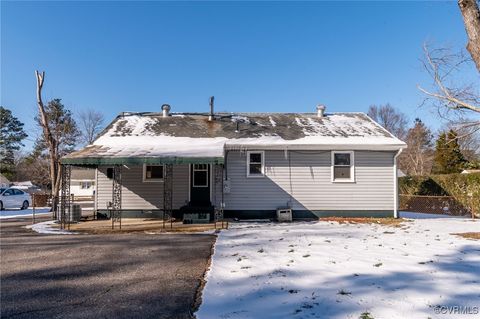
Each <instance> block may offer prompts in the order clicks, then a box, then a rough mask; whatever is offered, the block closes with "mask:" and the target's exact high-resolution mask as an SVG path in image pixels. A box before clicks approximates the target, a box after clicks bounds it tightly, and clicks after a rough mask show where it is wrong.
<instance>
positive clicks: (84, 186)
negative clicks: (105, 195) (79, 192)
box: [80, 182, 92, 189]
mask: <svg viewBox="0 0 480 319" xmlns="http://www.w3.org/2000/svg"><path fill="white" fill-rule="evenodd" d="M90 187H92V182H80V188H81V189H89V188H90Z"/></svg>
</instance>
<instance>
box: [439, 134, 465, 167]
mask: <svg viewBox="0 0 480 319" xmlns="http://www.w3.org/2000/svg"><path fill="white" fill-rule="evenodd" d="M466 164H467V160H465V157H464V156H463V154H462V152H461V150H460V145H459V144H458V136H457V133H456V132H455V131H454V130H449V131H448V132H443V133H441V134H440V135H439V137H438V139H437V141H436V143H435V156H434V158H433V168H432V173H434V174H452V173H460V172H461V171H462V170H463V169H464V168H465V165H466Z"/></svg>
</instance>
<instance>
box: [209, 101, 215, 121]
mask: <svg viewBox="0 0 480 319" xmlns="http://www.w3.org/2000/svg"><path fill="white" fill-rule="evenodd" d="M214 99H215V97H213V96H211V97H210V115H208V120H209V121H210V122H211V121H213V120H214V119H215V117H214V114H213V100H214Z"/></svg>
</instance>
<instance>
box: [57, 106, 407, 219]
mask: <svg viewBox="0 0 480 319" xmlns="http://www.w3.org/2000/svg"><path fill="white" fill-rule="evenodd" d="M405 147H406V144H405V143H404V142H402V141H400V140H399V139H397V138H396V137H394V136H393V135H392V134H390V133H389V132H388V131H386V130H385V129H384V128H383V127H381V126H380V125H379V124H377V123H376V122H375V121H373V120H372V119H371V118H369V117H368V116H367V115H366V114H364V113H325V107H324V106H318V107H317V110H316V112H313V113H235V114H233V113H213V106H212V107H211V112H210V113H170V106H169V105H167V104H165V105H163V106H162V112H161V113H122V114H120V115H119V116H117V117H116V119H115V120H114V121H113V122H112V123H111V124H110V125H109V126H108V127H107V128H106V129H105V130H104V131H103V132H102V133H101V134H100V135H99V137H98V138H97V140H95V142H94V143H93V144H92V145H88V146H86V147H85V148H84V149H81V150H79V151H76V152H74V153H71V154H69V155H67V156H65V157H64V158H63V159H62V164H63V165H65V166H67V167H68V166H71V165H75V166H90V167H95V168H96V171H97V172H96V181H95V183H96V185H97V191H96V194H95V205H96V206H95V207H96V209H97V210H98V212H100V213H107V212H108V211H107V210H108V208H109V207H110V208H112V207H114V209H115V211H121V213H122V216H123V217H127V216H128V217H134V216H135V217H161V216H163V215H162V214H163V213H162V212H164V211H165V212H169V213H170V212H171V213H172V214H174V215H181V214H183V213H186V212H213V211H222V212H223V214H224V216H225V217H239V218H271V217H274V216H275V214H276V210H277V209H278V208H291V209H292V210H293V216H294V218H311V217H316V216H397V168H396V159H397V156H398V155H399V153H400V152H401V150H402V149H403V148H405Z"/></svg>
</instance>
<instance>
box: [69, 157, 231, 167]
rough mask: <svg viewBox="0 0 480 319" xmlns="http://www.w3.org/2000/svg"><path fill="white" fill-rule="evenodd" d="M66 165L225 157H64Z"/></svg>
mask: <svg viewBox="0 0 480 319" xmlns="http://www.w3.org/2000/svg"><path fill="white" fill-rule="evenodd" d="M61 163H62V164H65V165H78V166H90V165H93V166H99V165H143V164H151V165H161V164H223V163H224V158H223V157H64V158H62V160H61Z"/></svg>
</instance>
